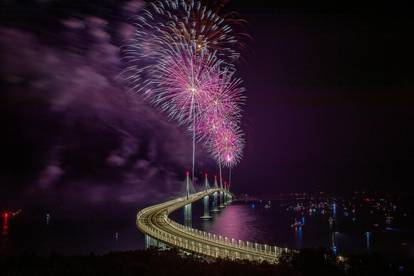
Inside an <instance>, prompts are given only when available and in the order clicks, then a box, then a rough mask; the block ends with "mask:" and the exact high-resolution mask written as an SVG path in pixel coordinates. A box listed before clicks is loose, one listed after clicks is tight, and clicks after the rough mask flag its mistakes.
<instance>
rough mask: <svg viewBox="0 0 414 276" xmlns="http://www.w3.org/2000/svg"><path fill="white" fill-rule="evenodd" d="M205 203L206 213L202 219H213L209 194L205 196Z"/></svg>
mask: <svg viewBox="0 0 414 276" xmlns="http://www.w3.org/2000/svg"><path fill="white" fill-rule="evenodd" d="M203 204H204V214H203V215H202V216H201V218H202V219H211V216H210V213H209V211H208V205H209V196H205V197H204V198H203Z"/></svg>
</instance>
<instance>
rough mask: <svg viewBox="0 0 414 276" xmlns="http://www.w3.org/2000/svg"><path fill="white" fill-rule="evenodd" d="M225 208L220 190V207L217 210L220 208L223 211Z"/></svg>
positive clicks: (222, 193)
mask: <svg viewBox="0 0 414 276" xmlns="http://www.w3.org/2000/svg"><path fill="white" fill-rule="evenodd" d="M224 207H225V206H224V192H223V190H220V206H219V208H221V209H223V208H224Z"/></svg>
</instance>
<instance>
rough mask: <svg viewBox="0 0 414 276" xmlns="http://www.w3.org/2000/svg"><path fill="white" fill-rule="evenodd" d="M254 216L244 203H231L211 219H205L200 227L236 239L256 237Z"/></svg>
mask: <svg viewBox="0 0 414 276" xmlns="http://www.w3.org/2000/svg"><path fill="white" fill-rule="evenodd" d="M256 219H257V218H256V217H255V214H254V212H252V211H249V209H248V208H246V206H244V205H231V206H228V207H227V208H225V209H223V210H222V211H221V212H220V213H218V214H216V215H215V216H214V217H213V221H205V222H203V224H202V227H203V228H204V229H205V230H206V231H209V232H212V233H217V234H220V235H224V236H227V237H231V238H234V239H238V240H249V239H251V238H252V237H257V231H258V229H257V228H256V226H257V225H256V224H255V223H254V222H255V221H256Z"/></svg>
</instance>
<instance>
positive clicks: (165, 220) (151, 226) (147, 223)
mask: <svg viewBox="0 0 414 276" xmlns="http://www.w3.org/2000/svg"><path fill="white" fill-rule="evenodd" d="M220 191H221V190H220V189H209V190H207V191H202V192H199V193H196V194H193V195H191V196H190V197H189V198H188V199H187V198H186V197H181V198H177V199H174V200H170V201H167V202H164V203H161V204H157V205H153V206H150V207H147V208H145V209H143V210H141V211H139V212H138V214H137V226H138V228H139V230H140V231H141V232H143V233H144V234H146V235H149V236H150V237H153V238H155V239H157V240H159V241H161V242H163V243H165V244H167V245H168V246H171V247H177V248H179V249H181V250H184V251H187V252H191V253H195V254H198V255H202V256H207V257H213V258H229V259H246V260H254V261H267V262H270V263H276V262H277V260H278V257H279V256H280V254H281V253H282V252H283V251H287V250H288V249H287V248H280V247H276V246H269V245H265V244H257V243H252V242H248V241H241V240H235V239H229V238H227V237H222V236H220V235H215V234H211V233H207V232H204V231H201V230H197V229H194V228H190V227H187V226H184V225H181V224H178V223H177V222H175V221H172V220H171V219H170V218H169V217H168V215H169V214H170V213H171V212H173V211H174V210H177V209H179V208H182V207H183V206H185V205H187V204H189V203H192V202H195V201H197V200H200V199H201V198H203V197H204V196H207V195H211V194H213V193H214V192H220Z"/></svg>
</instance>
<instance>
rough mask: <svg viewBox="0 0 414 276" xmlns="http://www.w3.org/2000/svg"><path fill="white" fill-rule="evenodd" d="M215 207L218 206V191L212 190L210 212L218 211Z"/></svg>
mask: <svg viewBox="0 0 414 276" xmlns="http://www.w3.org/2000/svg"><path fill="white" fill-rule="evenodd" d="M217 207H218V193H217V192H214V193H213V209H212V210H211V212H213V213H217V212H220V210H219V209H218V208H217Z"/></svg>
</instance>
